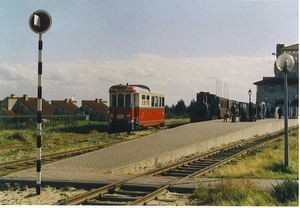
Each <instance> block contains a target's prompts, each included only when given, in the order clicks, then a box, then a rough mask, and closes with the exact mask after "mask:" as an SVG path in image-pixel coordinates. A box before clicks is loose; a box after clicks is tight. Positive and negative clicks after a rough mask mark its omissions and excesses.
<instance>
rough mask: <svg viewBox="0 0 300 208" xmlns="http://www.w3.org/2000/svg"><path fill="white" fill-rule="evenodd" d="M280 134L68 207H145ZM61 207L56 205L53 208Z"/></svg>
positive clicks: (103, 190)
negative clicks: (175, 186)
mask: <svg viewBox="0 0 300 208" xmlns="http://www.w3.org/2000/svg"><path fill="white" fill-rule="evenodd" d="M282 135H283V132H277V133H274V134H272V135H267V136H263V137H257V138H252V139H249V140H245V141H240V142H236V143H234V144H230V145H227V146H225V147H222V148H219V149H215V150H211V151H210V152H207V153H204V154H199V155H195V156H193V157H190V158H188V159H185V160H182V161H180V162H176V163H173V164H170V165H167V166H164V167H161V168H157V169H154V170H150V171H148V172H146V173H143V174H139V175H136V176H131V177H129V178H127V179H125V180H121V181H119V182H116V183H112V184H109V185H105V186H102V187H100V188H96V189H93V190H90V191H88V192H86V193H84V194H81V195H78V196H76V197H74V198H70V199H68V201H67V204H69V205H79V204H82V205H146V204H147V202H149V201H151V200H153V199H155V198H157V197H158V196H159V195H161V194H163V193H166V192H167V191H168V189H169V188H170V186H171V185H173V184H174V183H176V182H177V181H179V180H181V179H187V178H194V177H197V176H200V175H203V174H205V173H207V172H209V171H211V170H213V169H214V168H217V167H219V166H221V165H222V164H224V163H229V162H230V161H232V160H233V159H234V158H235V157H237V156H239V155H244V154H247V153H249V152H251V151H253V150H254V149H257V148H261V147H262V146H264V145H266V144H269V143H271V142H274V141H277V140H280V139H282ZM145 176H147V177H150V176H151V177H157V176H159V177H164V176H167V181H166V182H165V183H164V184H162V185H160V186H153V185H152V186H151V185H149V184H140V185H137V184H135V185H131V186H129V185H128V182H130V181H131V180H133V179H137V178H140V177H145ZM59 204H62V202H58V203H56V204H55V205H59Z"/></svg>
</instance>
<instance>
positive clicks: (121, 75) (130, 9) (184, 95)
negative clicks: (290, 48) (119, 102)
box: [0, 0, 299, 106]
mask: <svg viewBox="0 0 300 208" xmlns="http://www.w3.org/2000/svg"><path fill="white" fill-rule="evenodd" d="M298 9H299V4H298V0H274V1H273V0H265V1H263V0H163V1H161V0H64V1H62V0H51V1H48V0H27V1H23V0H0V34H1V38H0V48H1V50H0V100H2V99H5V98H6V97H7V96H10V94H15V95H16V96H23V94H27V95H28V96H29V97H37V79H38V78H37V73H38V72H37V61H38V38H39V36H38V34H36V33H34V32H33V31H31V29H30V27H29V17H30V16H31V14H32V13H33V12H35V11H37V10H45V11H47V12H48V13H49V14H50V15H51V17H52V25H51V28H50V29H49V30H48V31H47V32H46V33H44V34H43V35H42V40H43V74H42V89H43V94H42V97H43V98H44V99H46V100H49V101H50V100H64V99H65V98H68V99H70V98H72V97H73V98H74V99H75V100H77V101H78V106H80V105H81V100H94V99H96V98H101V99H103V100H107V101H108V99H109V94H108V90H109V88H110V87H111V86H112V85H116V84H126V83H129V84H143V85H147V86H148V87H150V89H151V91H155V92H160V93H164V94H165V97H166V104H167V105H169V106H171V105H173V104H174V105H176V103H177V102H178V101H179V100H181V99H182V100H183V101H184V102H185V104H186V105H189V104H190V102H191V100H192V99H196V93H197V92H200V91H207V92H210V93H213V94H216V93H218V94H219V95H220V96H227V95H228V94H229V98H230V99H234V100H238V101H247V100H248V99H249V97H248V90H249V89H251V90H252V92H253V94H252V101H254V102H255V100H256V98H255V94H256V86H255V85H253V83H254V82H256V81H259V80H262V77H268V76H274V71H273V67H274V61H275V59H276V57H275V56H273V55H272V53H274V52H276V44H277V43H284V44H286V45H292V44H296V43H298V42H299V41H298V38H299V34H298V30H299V21H298V19H299V15H298ZM217 83H218V84H217ZM224 86H226V87H224ZM217 88H218V90H217Z"/></svg>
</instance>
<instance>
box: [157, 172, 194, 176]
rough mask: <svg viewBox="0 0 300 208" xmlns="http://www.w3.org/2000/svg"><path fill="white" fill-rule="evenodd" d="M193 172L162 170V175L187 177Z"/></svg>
mask: <svg viewBox="0 0 300 208" xmlns="http://www.w3.org/2000/svg"><path fill="white" fill-rule="evenodd" d="M190 174H191V173H186V172H182V171H178V172H162V173H161V175H162V176H176V177H185V176H188V175H190Z"/></svg>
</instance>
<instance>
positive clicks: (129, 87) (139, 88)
mask: <svg viewBox="0 0 300 208" xmlns="http://www.w3.org/2000/svg"><path fill="white" fill-rule="evenodd" d="M112 91H116V92H120V91H125V92H126V91H131V92H135V93H147V94H155V95H161V96H164V94H163V93H158V92H152V91H151V90H150V88H149V87H147V86H146V85H135V84H126V85H122V84H119V85H113V86H111V87H110V89H109V92H112Z"/></svg>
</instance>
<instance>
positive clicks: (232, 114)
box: [223, 103, 237, 123]
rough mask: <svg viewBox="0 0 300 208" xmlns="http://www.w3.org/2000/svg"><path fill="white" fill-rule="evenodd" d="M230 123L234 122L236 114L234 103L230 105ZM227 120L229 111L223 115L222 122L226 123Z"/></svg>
mask: <svg viewBox="0 0 300 208" xmlns="http://www.w3.org/2000/svg"><path fill="white" fill-rule="evenodd" d="M230 110H231V122H233V123H234V122H236V114H237V110H236V104H235V103H232V106H231V109H230ZM228 118H230V114H229V111H228V110H226V112H225V114H224V120H223V122H227V120H228Z"/></svg>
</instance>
